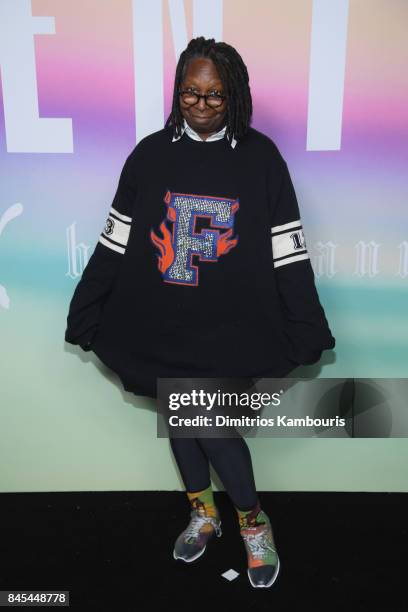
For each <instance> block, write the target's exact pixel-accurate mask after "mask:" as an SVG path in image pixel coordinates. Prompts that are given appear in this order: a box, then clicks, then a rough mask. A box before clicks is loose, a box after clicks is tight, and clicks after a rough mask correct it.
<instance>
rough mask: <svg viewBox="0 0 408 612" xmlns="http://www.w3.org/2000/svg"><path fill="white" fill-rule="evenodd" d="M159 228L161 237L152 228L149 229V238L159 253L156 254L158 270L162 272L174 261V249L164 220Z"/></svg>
mask: <svg viewBox="0 0 408 612" xmlns="http://www.w3.org/2000/svg"><path fill="white" fill-rule="evenodd" d="M160 230H161V233H162V234H163V238H159V236H157V234H155V233H154V231H153V230H151V231H150V238H151V240H152V242H153V244H154V245H155V246H156V247H157V248H158V249H159V251H160V253H161V255H159V256H158V267H159V270H160V272H162V273H164V272H165V271H166V270H167V268H168V267H169V266H171V264H172V263H173V261H174V250H173V246H172V243H171V232H170V231H169V230H168V229H167V227H166V224H165V222H164V221H162V222H161V224H160Z"/></svg>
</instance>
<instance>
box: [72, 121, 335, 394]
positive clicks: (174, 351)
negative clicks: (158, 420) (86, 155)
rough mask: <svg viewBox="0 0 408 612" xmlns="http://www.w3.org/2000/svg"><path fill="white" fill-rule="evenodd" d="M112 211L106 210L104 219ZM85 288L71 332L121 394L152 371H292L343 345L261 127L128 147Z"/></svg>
mask: <svg viewBox="0 0 408 612" xmlns="http://www.w3.org/2000/svg"><path fill="white" fill-rule="evenodd" d="M106 216H107V218H106ZM105 218H106V222H105V225H104V228H103V230H102V232H101V234H100V237H99V240H98V242H97V244H96V247H95V249H94V251H93V253H92V255H91V257H90V259H89V261H88V263H87V265H86V267H85V269H84V271H83V274H82V277H81V279H80V281H79V282H78V284H77V286H76V288H75V291H74V294H73V297H72V300H71V303H70V306H69V312H68V317H67V329H66V331H65V340H66V341H67V342H69V343H71V344H78V345H79V346H81V348H82V349H83V350H85V351H88V350H93V351H94V353H95V354H96V355H97V356H98V357H99V359H100V360H101V361H102V362H103V363H104V364H105V365H107V366H108V367H109V368H110V369H112V370H113V371H114V372H116V373H117V374H118V376H119V378H120V380H121V382H122V384H123V387H124V389H125V390H127V391H132V392H134V393H135V394H137V395H146V396H150V397H153V398H154V397H156V396H157V386H156V381H157V377H189V378H190V377H199V378H207V377H255V378H256V377H264V376H265V377H284V376H286V375H288V374H289V373H290V372H291V371H292V370H293V369H294V368H295V367H297V366H298V365H301V364H312V363H316V362H317V361H319V359H320V358H321V354H322V351H323V350H325V349H331V348H333V347H334V346H335V338H334V337H333V336H332V334H331V331H330V329H329V325H328V322H327V319H326V316H325V313H324V310H323V308H322V305H321V303H320V301H319V297H318V293H317V290H316V286H315V279H314V273H313V269H312V266H311V262H310V257H309V253H308V250H307V246H306V241H305V235H304V230H303V226H302V220H301V217H300V212H299V206H298V202H297V198H296V194H295V190H294V187H293V184H292V181H291V177H290V174H289V171H288V167H287V164H286V162H285V160H284V158H283V157H282V155H281V153H280V152H279V150H278V148H277V146H276V145H275V143H274V142H273V140H272V139H271V138H269V137H268V136H267V135H265V134H263V133H262V132H259V131H258V130H256V129H254V128H249V132H248V134H247V135H246V136H245V137H244V138H243V139H241V140H240V141H239V142H238V143H237V144H236V146H234V147H232V146H231V144H230V143H229V142H228V141H227V139H226V138H225V137H224V138H220V139H218V140H213V141H208V142H206V141H200V140H194V139H192V138H191V137H190V136H189V135H188V134H186V133H184V134H183V135H182V137H181V138H179V139H178V140H175V141H173V138H172V130H171V129H170V128H163V129H161V130H159V131H157V132H154V133H152V134H150V135H148V136H146V137H145V138H143V139H142V140H141V141H140V142H139V143H138V144H137V145H136V147H135V148H134V149H133V150H132V151H131V153H130V154H129V155H128V157H127V159H126V161H125V163H124V166H123V169H122V171H121V174H120V178H119V184H118V187H117V190H116V193H115V196H114V199H113V202H112V204H111V206H110V208H109V210H107V211H106V212H105Z"/></svg>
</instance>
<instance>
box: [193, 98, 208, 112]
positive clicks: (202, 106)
mask: <svg viewBox="0 0 408 612" xmlns="http://www.w3.org/2000/svg"><path fill="white" fill-rule="evenodd" d="M196 106H197V107H198V108H199V109H200V110H205V109H206V108H207V105H206V103H205V99H204V98H200V99H199V101H198V102H197V104H196Z"/></svg>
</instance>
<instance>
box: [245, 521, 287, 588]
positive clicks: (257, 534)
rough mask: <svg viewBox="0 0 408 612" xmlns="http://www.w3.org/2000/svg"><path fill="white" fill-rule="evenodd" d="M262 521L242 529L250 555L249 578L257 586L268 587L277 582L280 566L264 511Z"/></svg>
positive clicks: (248, 555) (248, 554)
mask: <svg viewBox="0 0 408 612" xmlns="http://www.w3.org/2000/svg"><path fill="white" fill-rule="evenodd" d="M261 515H262V519H261V520H262V521H264V522H262V523H260V524H258V525H255V526H254V527H246V528H242V529H241V530H240V533H241V536H242V538H243V540H244V544H245V549H246V552H247V557H248V570H247V573H248V578H249V582H250V583H251V585H252V586H253V587H255V588H258V587H260V588H267V587H270V586H272V584H273V583H274V582H275V580H276V578H277V576H278V573H279V568H280V561H279V557H278V553H277V551H276V548H275V545H274V541H273V536H272V529H271V524H270V521H269V518H268V516H267V515H266V514H265V513H264V512H262V513H261Z"/></svg>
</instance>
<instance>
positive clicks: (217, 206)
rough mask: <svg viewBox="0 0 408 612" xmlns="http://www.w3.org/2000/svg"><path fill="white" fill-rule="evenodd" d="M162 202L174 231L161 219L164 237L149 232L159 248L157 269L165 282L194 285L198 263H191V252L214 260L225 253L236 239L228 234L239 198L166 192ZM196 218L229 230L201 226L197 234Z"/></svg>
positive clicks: (196, 283)
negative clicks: (195, 264)
mask: <svg viewBox="0 0 408 612" xmlns="http://www.w3.org/2000/svg"><path fill="white" fill-rule="evenodd" d="M164 201H165V203H166V205H167V215H166V218H167V219H169V220H170V221H172V222H173V230H172V232H171V231H170V230H169V229H168V228H167V226H166V223H165V220H164V221H162V223H161V224H160V230H161V232H162V235H163V238H159V236H157V234H155V232H154V231H153V230H151V231H150V238H151V241H152V242H153V244H154V245H155V246H156V247H157V248H158V249H159V251H160V255H158V256H157V257H158V268H159V270H160V272H161V273H162V275H163V280H164V281H165V282H166V283H175V284H177V285H190V286H194V287H196V286H197V285H198V266H194V265H193V264H192V263H191V260H192V257H193V255H198V257H199V261H211V262H217V261H218V258H219V257H220V255H225V254H226V253H228V252H229V251H230V250H231V249H232V248H233V247H235V246H236V244H237V242H238V236H236V237H235V238H231V235H232V232H233V226H234V219H235V213H236V212H237V210H238V208H239V200H238V199H235V200H234V199H230V198H218V197H213V196H202V195H194V194H189V193H173V192H171V191H167V193H166V196H165V198H164ZM197 217H208V218H209V219H210V225H211V227H217V228H228V231H226V232H223V233H221V232H220V231H219V230H218V229H203V230H202V231H201V232H200V233H196V231H195V224H196V219H197Z"/></svg>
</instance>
